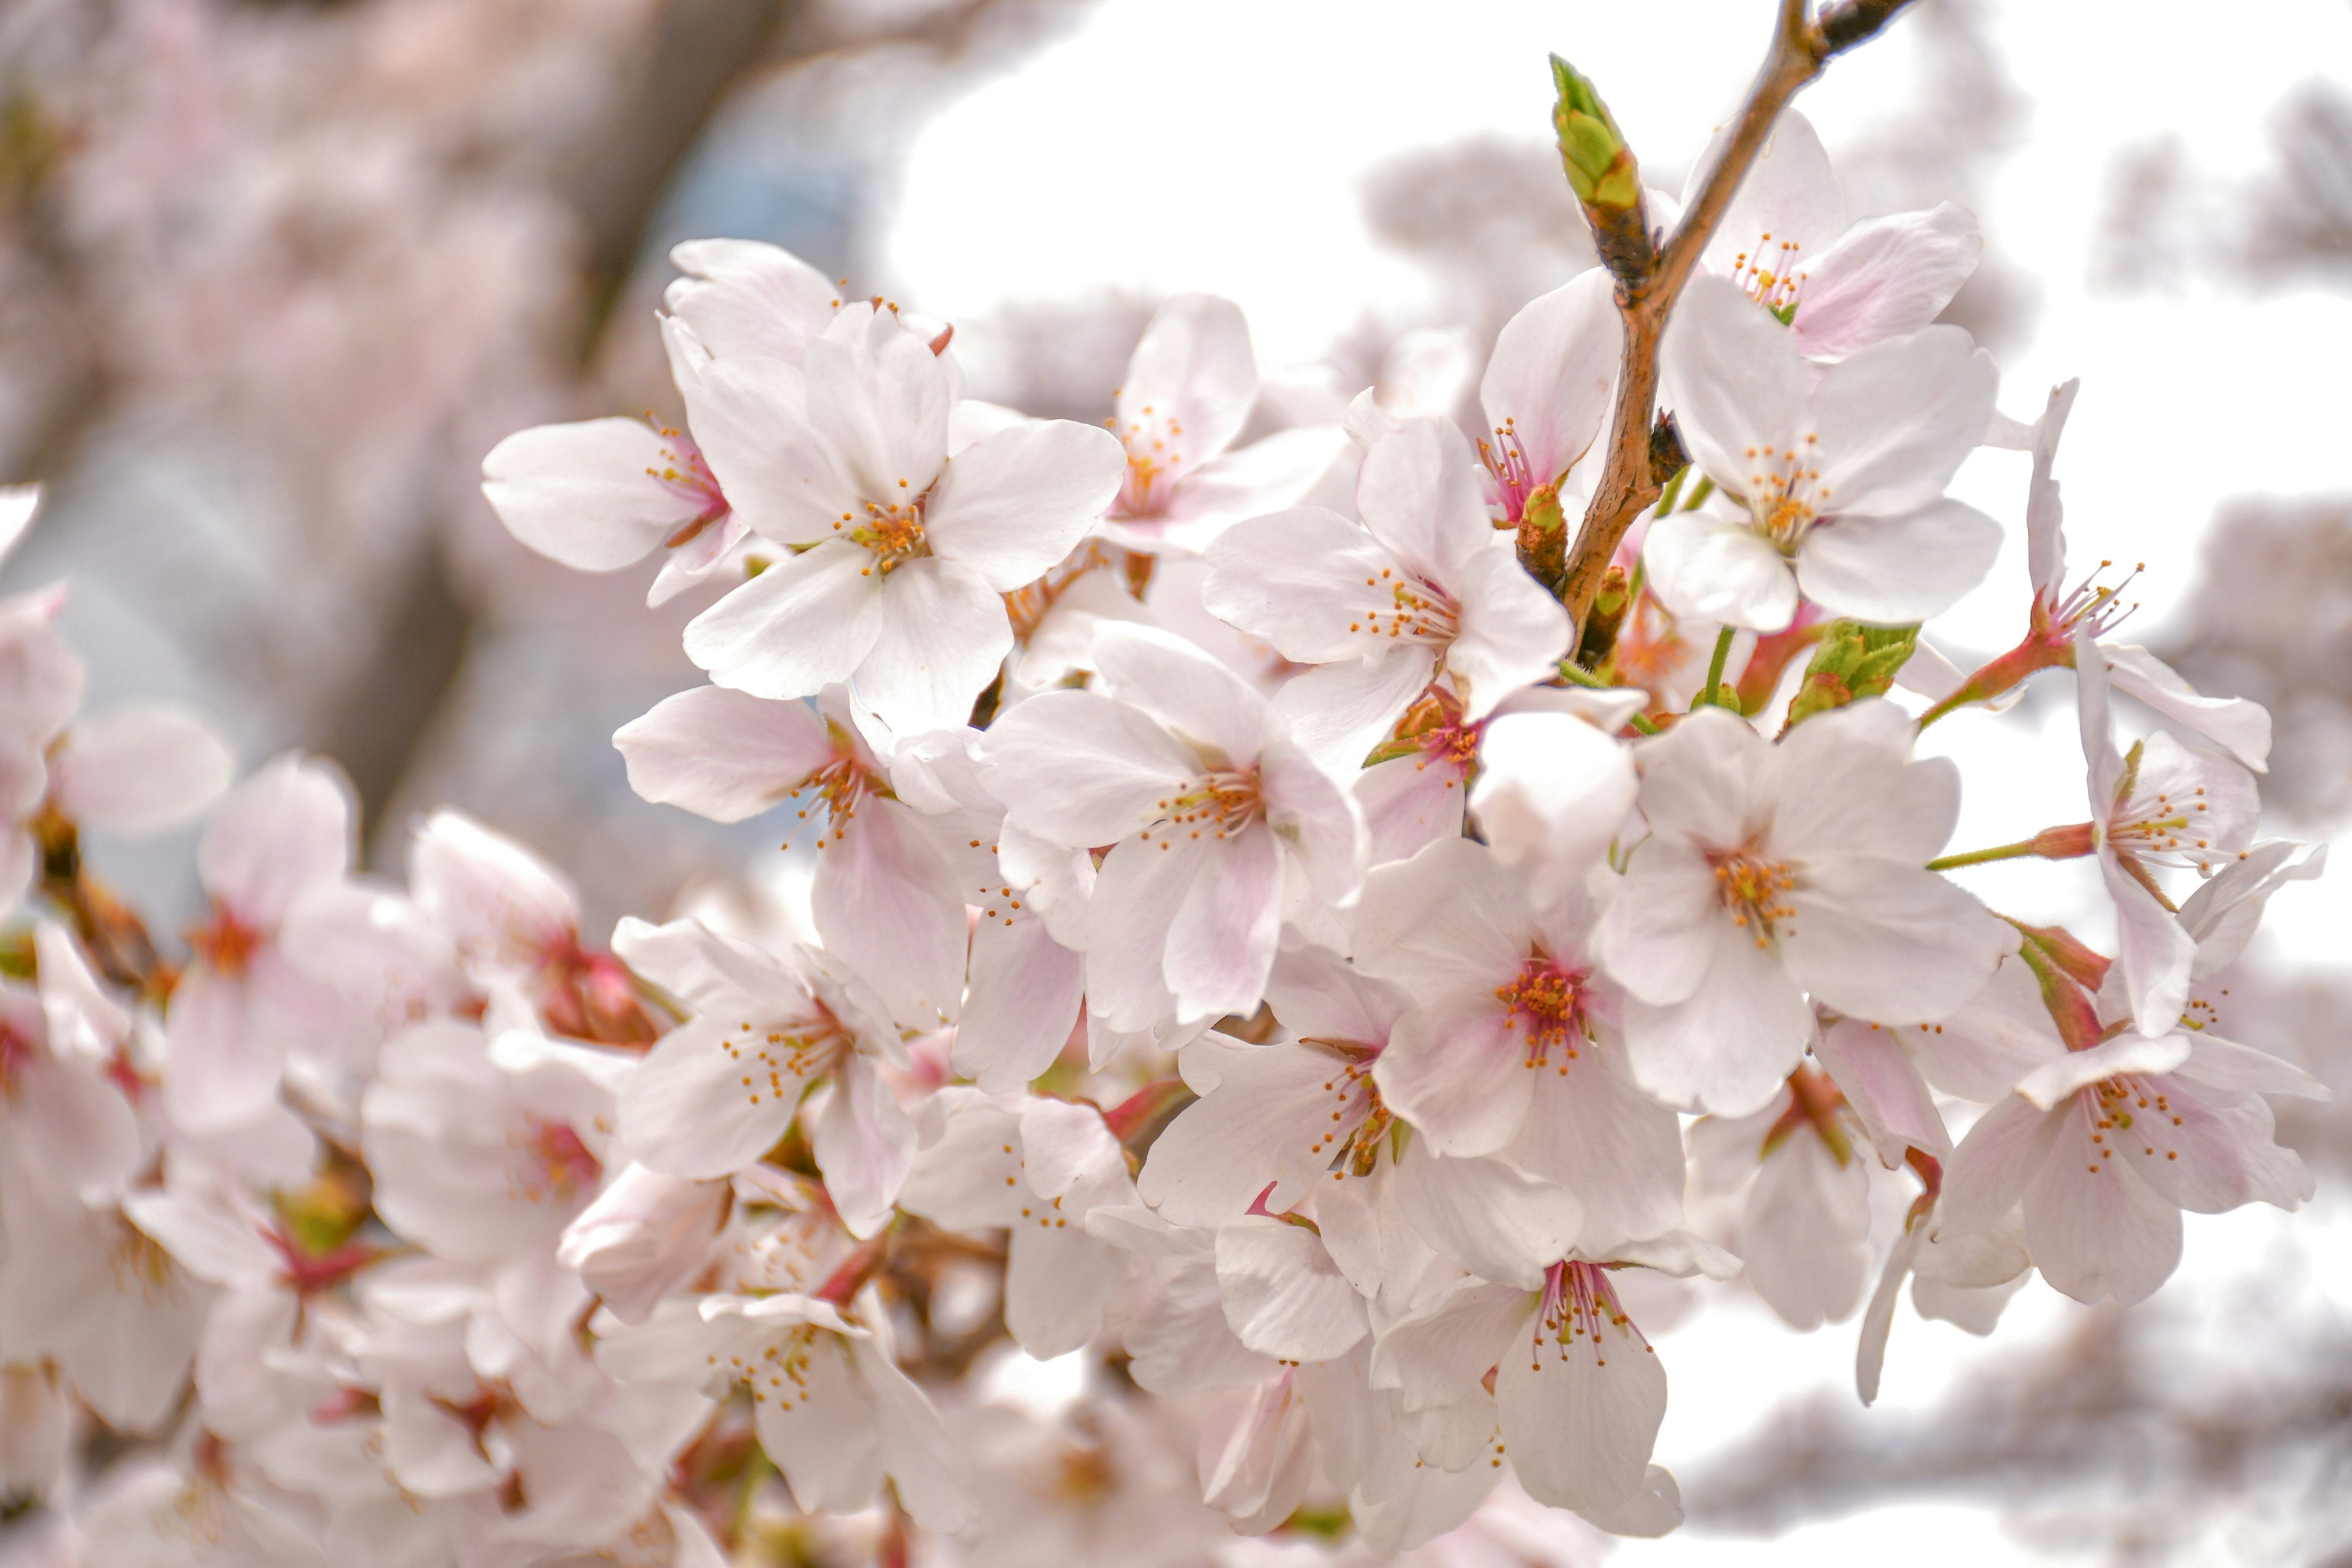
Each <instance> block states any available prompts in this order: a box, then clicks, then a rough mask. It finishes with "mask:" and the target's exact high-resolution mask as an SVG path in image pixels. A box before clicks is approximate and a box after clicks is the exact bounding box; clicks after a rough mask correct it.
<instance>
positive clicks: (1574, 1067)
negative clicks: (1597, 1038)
mask: <svg viewBox="0 0 2352 1568" xmlns="http://www.w3.org/2000/svg"><path fill="white" fill-rule="evenodd" d="M1604 1053H1608V1054H1613V1053H1609V1052H1608V1047H1602V1046H1600V1045H1596V1044H1593V1043H1591V1042H1588V1043H1587V1044H1586V1045H1585V1046H1583V1047H1581V1048H1580V1049H1579V1051H1578V1052H1577V1055H1576V1058H1575V1059H1574V1060H1573V1061H1572V1062H1570V1063H1568V1064H1566V1065H1567V1070H1566V1071H1565V1072H1562V1071H1561V1070H1560V1064H1559V1063H1557V1062H1554V1063H1551V1064H1548V1067H1549V1070H1538V1071H1536V1072H1534V1073H1532V1074H1530V1075H1529V1076H1530V1077H1532V1078H1533V1079H1534V1080H1535V1096H1534V1102H1533V1103H1532V1104H1531V1105H1530V1106H1529V1107H1528V1117H1527V1121H1525V1122H1524V1123H1523V1124H1522V1125H1521V1126H1520V1128H1519V1134H1518V1136H1517V1137H1516V1138H1514V1139H1513V1140H1512V1141H1511V1142H1509V1143H1508V1144H1507V1145H1506V1146H1505V1148H1504V1149H1503V1152H1502V1158H1503V1159H1505V1160H1507V1161H1509V1162H1510V1163H1512V1164H1514V1165H1516V1166H1517V1167H1518V1168H1519V1169H1521V1170H1523V1171H1526V1172H1528V1173H1530V1174H1533V1175H1536V1176H1540V1177H1542V1178H1543V1179H1544V1180H1545V1181H1548V1182H1551V1183H1555V1184H1558V1185H1559V1186H1560V1187H1562V1188H1564V1189H1566V1190H1567V1191H1568V1192H1569V1193H1570V1194H1574V1196H1575V1197H1576V1200H1577V1201H1578V1203H1579V1204H1580V1205H1582V1206H1583V1209H1584V1228H1583V1230H1582V1232H1581V1234H1580V1236H1579V1237H1578V1239H1577V1243H1576V1245H1577V1247H1579V1249H1580V1250H1581V1251H1582V1252H1583V1253H1584V1254H1585V1255H1586V1256H1588V1257H1592V1258H1612V1257H1615V1256H1616V1255H1617V1253H1618V1251H1619V1249H1620V1248H1622V1247H1623V1246H1624V1245H1625V1244H1626V1243H1628V1242H1631V1241H1643V1240H1647V1239H1649V1238H1650V1237H1654V1236H1659V1235H1662V1234H1664V1232H1666V1231H1669V1230H1672V1229H1674V1228H1675V1226H1678V1225H1680V1224H1682V1222H1683V1184H1684V1161H1683V1133H1682V1121H1681V1119H1680V1118H1678V1117H1677V1116H1675V1113H1674V1112H1673V1111H1671V1110H1667V1109H1666V1108H1665V1107H1664V1106H1663V1105H1660V1104H1658V1103H1657V1102H1656V1101H1655V1100H1652V1099H1650V1098H1649V1097H1648V1096H1647V1095H1644V1094H1643V1093H1642V1092H1641V1090H1639V1089H1636V1088H1634V1087H1633V1084H1632V1083H1630V1082H1628V1081H1627V1080H1626V1079H1625V1078H1624V1077H1623V1076H1622V1069H1621V1068H1618V1067H1617V1066H1616V1065H1614V1064H1613V1063H1612V1062H1611V1061H1609V1060H1608V1059H1607V1057H1606V1055H1605V1054H1604ZM1547 1261H1549V1259H1547Z"/></svg>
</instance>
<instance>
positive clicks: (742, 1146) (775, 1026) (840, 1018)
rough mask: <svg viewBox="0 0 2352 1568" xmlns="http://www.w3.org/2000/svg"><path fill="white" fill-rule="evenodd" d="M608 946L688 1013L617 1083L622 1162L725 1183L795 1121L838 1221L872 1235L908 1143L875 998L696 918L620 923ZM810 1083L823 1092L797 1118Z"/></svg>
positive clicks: (886, 1209) (891, 1196)
mask: <svg viewBox="0 0 2352 1568" xmlns="http://www.w3.org/2000/svg"><path fill="white" fill-rule="evenodd" d="M614 943H615V945H616V947H617V948H618V950H619V952H621V954H622V955H623V956H624V957H625V958H626V959H627V960H628V961H629V963H630V964H631V965H632V966H633V967H634V968H635V969H636V971H637V972H638V973H641V974H643V975H645V976H646V978H647V979H648V980H651V981H652V982H653V983H654V984H657V985H659V986H661V987H662V988H663V989H664V990H666V991H667V992H669V993H670V994H672V995H673V996H676V997H677V999H678V1000H679V1001H680V1002H682V1003H684V1004H685V1005H687V1006H688V1007H689V1008H691V1009H692V1011H693V1016H691V1017H689V1018H688V1019H687V1021H686V1022H685V1023H683V1024H681V1025H679V1026H677V1028H675V1029H672V1030H671V1031H670V1032H669V1033H668V1034H667V1035H665V1036H663V1037H662V1038H661V1041H660V1043H659V1044H657V1045H656V1046H655V1047H654V1048H653V1050H652V1051H651V1052H650V1053H649V1054H648V1055H647V1056H646V1058H645V1060H644V1062H643V1063H642V1064H641V1065H640V1066H639V1067H638V1068H637V1070H636V1071H635V1073H634V1074H632V1075H631V1076H630V1077H629V1079H628V1080H627V1081H626V1083H625V1084H624V1085H623V1086H622V1087H621V1089H620V1135H621V1142H622V1145H623V1147H625V1149H626V1150H627V1151H628V1152H629V1153H630V1155H631V1156H633V1157H634V1158H635V1159H636V1160H638V1161H640V1162H642V1163H645V1164H646V1165H648V1166H650V1167H652V1168H653V1169H654V1170H656V1171H662V1172H666V1173H668V1174H670V1175H674V1176H685V1177H690V1178H696V1179H704V1180H707V1179H710V1178H715V1177H719V1176H726V1175H731V1174H733V1173H735V1172H736V1171H738V1170H740V1169H741V1168H742V1167H744V1166H746V1165H749V1164H750V1163H752V1162H753V1161H754V1160H756V1159H758V1158H759V1157H760V1155H761V1153H762V1152H765V1151H766V1150H767V1149H768V1148H769V1147H770V1146H771V1145H772V1144H773V1143H774V1142H776V1140H777V1139H779V1138H781V1137H782V1136H783V1133H784V1129H785V1128H787V1127H789V1126H791V1125H792V1123H793V1119H794V1117H795V1116H796V1115H803V1116H805V1118H806V1121H807V1131H808V1135H809V1142H810V1144H811V1146H812V1147H813V1148H814V1152H815V1154H816V1163H817V1165H818V1167H819V1168H820V1169H821V1170H823V1171H824V1176H825V1185H826V1187H827V1188H828V1189H829V1190H830V1191H831V1193H832V1194H833V1201H834V1203H835V1206H836V1207H837V1208H838V1209H839V1210H840V1213H841V1216H842V1221H843V1223H844V1224H845V1225H846V1226H849V1228H850V1229H851V1230H852V1231H853V1232H855V1233H856V1234H857V1235H858V1236H861V1237H865V1236H871V1235H873V1234H874V1233H875V1232H876V1231H877V1230H879V1229H880V1228H881V1227H882V1226H883V1225H884V1224H886V1223H887V1221H888V1219H889V1216H890V1208H891V1204H892V1203H893V1201H894V1200H895V1199H896V1198H897V1196H898V1188H899V1186H900V1184H902V1183H904V1182H905V1180H906V1178H907V1171H908V1165H909V1163H910V1162H911V1160H912V1158H913V1155H914V1152H915V1149H914V1144H915V1135H914V1129H913V1128H912V1127H911V1126H909V1125H908V1122H907V1120H906V1118H905V1116H904V1114H903V1113H902V1112H901V1111H900V1110H899V1109H898V1101H897V1100H895V1099H893V1098H892V1096H891V1093H890V1089H889V1087H888V1085H887V1084H886V1083H884V1082H883V1080H882V1078H881V1076H880V1074H879V1072H878V1071H877V1064H879V1063H884V1062H887V1063H890V1064H892V1065H901V1064H903V1063H904V1062H905V1060H906V1051H905V1047H903V1045H902V1044H901V1043H900V1040H899V1037H898V1031H897V1030H896V1029H894V1028H892V1027H891V1026H890V1025H889V1024H888V1023H887V1015H885V1014H884V1013H883V1011H882V1009H881V1005H880V1004H879V1002H878V1001H877V999H876V998H875V997H874V995H873V994H872V993H871V992H870V991H867V990H866V987H865V986H864V985H863V984H862V983H860V982H859V981H858V980H857V979H856V977H855V976H854V975H852V974H850V973H848V972H847V971H846V970H845V969H844V968H843V967H841V965H840V964H839V963H837V962H836V961H834V960H831V959H829V958H828V957H827V956H826V955H825V954H824V953H821V952H813V951H811V950H809V949H805V948H803V949H800V950H798V951H796V952H792V953H789V954H781V955H780V954H772V953H768V952H761V951H760V950H759V949H757V948H754V947H752V946H751V945H750V944H749V943H746V942H737V941H735V940H733V939H732V938H730V937H724V936H720V935H719V934H718V933H717V932H715V931H709V929H707V928H705V927H704V926H702V925H700V924H699V923H698V922H696V921H676V922H674V923H672V924H670V925H667V926H649V925H647V924H646V923H645V922H644V921H635V920H628V921H622V922H621V925H620V927H619V929H618V930H617V931H615V932H614ZM819 1082H824V1083H825V1084H827V1085H828V1086H829V1089H828V1092H827V1093H825V1094H824V1096H823V1097H822V1098H821V1099H819V1100H815V1101H814V1102H812V1103H810V1104H809V1105H808V1107H807V1108H806V1110H803V1094H804V1093H805V1092H806V1091H807V1090H808V1089H810V1088H812V1087H813V1086H814V1085H816V1084H818V1083H819Z"/></svg>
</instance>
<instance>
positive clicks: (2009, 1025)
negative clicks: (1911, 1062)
mask: <svg viewBox="0 0 2352 1568" xmlns="http://www.w3.org/2000/svg"><path fill="white" fill-rule="evenodd" d="M1902 1033H1903V1037H1904V1043H1905V1044H1906V1045H1909V1046H1911V1047H1914V1048H1915V1049H1916V1050H1917V1052H1918V1053H1919V1066H1920V1068H1921V1070H1923V1071H1924V1072H1925V1073H1926V1074H1927V1081H1928V1082H1929V1083H1932V1084H1934V1085H1935V1086H1936V1087H1937V1089H1941V1090H1943V1091H1944V1092H1945V1093H1946V1094H1950V1095H1957V1096H1958V1097H1959V1098H1960V1099H1962V1100H1976V1101H1978V1102H1979V1103H1987V1104H1989V1103H1990V1102H1991V1101H1993V1100H2000V1098H2002V1097H2003V1096H2004V1095H2006V1094H2008V1093H2009V1091H2010V1090H2011V1089H2013V1088H2015V1087H2016V1084H2017V1081H2018V1079H2021V1078H2023V1077H2024V1076H2025V1075H2026V1074H2028V1073H2030V1072H2032V1070H2033V1069H2034V1068H2038V1067H2040V1066H2041V1065H2042V1063H2044V1062H2047V1061H2053V1060H2055V1059H2056V1058H2059V1057H2061V1056H2063V1055H2064V1054H2065V1050H2066V1047H2065V1042H2063V1040H2061V1039H2060V1038H2059V1037H2058V1026H2056V1025H2055V1024H2053V1023H2052V1022H2051V1021H2050V1010H2049V1009H2048V1008H2047V1007H2045V1006H2043V1005H2042V988H2041V987H2040V986H2039V985H2038V984H2035V982H2034V979H2033V972H2032V970H2030V969H2028V968H2027V967H2026V965H2025V961H2024V960H2023V959H2021V958H2019V957H2017V956H2016V955H2015V954H2011V955H2010V956H2008V957H2006V958H2003V959H2002V960H2001V962H2000V968H1998V969H1996V970H1994V971H1993V975H1992V978H1991V979H1990V980H1989V981H1987V982H1986V983H1985V988H1984V989H1983V990H1982V991H1980V992H1979V993H1978V994H1976V996H1975V997H1974V998H1973V999H1971V1000H1970V1001H1969V1005H1967V1006H1965V1007H1963V1008H1961V1009H1960V1010H1959V1011H1958V1012H1957V1013H1955V1014H1953V1015H1952V1016H1950V1017H1948V1018H1946V1019H1944V1020H1943V1021H1942V1022H1940V1023H1937V1024H1933V1025H1929V1024H1919V1025H1906V1026H1904V1028H1903V1031H1902Z"/></svg>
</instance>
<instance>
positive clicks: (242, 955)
mask: <svg viewBox="0 0 2352 1568" xmlns="http://www.w3.org/2000/svg"><path fill="white" fill-rule="evenodd" d="M263 940H264V939H263V937H262V934H261V932H260V931H257V930H255V929H254V928H253V927H252V926H249V925H247V924H246V923H245V921H243V920H241V919H239V918H238V916H237V912H236V910H233V909H231V908H229V906H228V905H227V903H226V902H225V901H224V900H219V899H215V900H213V918H212V920H211V921H209V922H208V923H206V924H205V925H201V926H198V927H197V928H196V929H195V930H194V931H190V932H189V933H188V945H189V946H190V947H192V948H194V949H195V950H196V955H197V956H198V957H200V958H202V959H203V960H204V961H205V964H206V965H207V966H208V967H209V968H210V969H211V970H212V972H213V973H215V974H220V975H236V974H242V973H245V970H246V965H247V964H248V963H252V962H253V955H254V952H256V951H257V949H258V948H259V947H260V946H261V943H262V942H263Z"/></svg>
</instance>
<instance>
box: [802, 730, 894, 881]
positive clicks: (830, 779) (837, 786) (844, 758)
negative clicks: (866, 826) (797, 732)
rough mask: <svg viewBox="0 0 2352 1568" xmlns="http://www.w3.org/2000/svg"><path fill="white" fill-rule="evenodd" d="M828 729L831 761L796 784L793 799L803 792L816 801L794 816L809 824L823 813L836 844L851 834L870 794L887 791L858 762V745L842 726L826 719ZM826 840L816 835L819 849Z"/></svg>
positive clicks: (824, 836) (823, 835)
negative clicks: (860, 807)
mask: <svg viewBox="0 0 2352 1568" xmlns="http://www.w3.org/2000/svg"><path fill="white" fill-rule="evenodd" d="M825 729H826V730H827V731H829V732H830V733H831V735H832V737H833V758H832V760H831V761H830V762H828V763H825V764H824V766H823V767H821V768H819V769H817V770H816V771H815V772H814V773H811V774H809V775H808V776H807V777H806V778H804V779H803V780H801V782H800V783H798V784H794V785H793V787H792V790H791V792H790V798H792V799H793V800H798V799H800V798H801V795H802V794H803V792H807V793H808V794H811V795H814V796H815V797H816V798H815V799H814V800H813V801H811V802H810V803H809V804H808V805H804V806H803V807H801V809H800V810H799V811H798V812H797V813H795V814H794V815H795V816H796V817H797V819H798V820H800V821H802V822H806V821H807V820H808V818H809V813H811V812H813V811H823V812H824V813H825V816H826V826H828V827H829V828H830V829H831V833H830V837H832V838H833V839H835V841H836V842H837V841H838V840H839V839H840V838H841V837H842V835H843V834H845V833H846V832H848V831H849V825H850V823H851V822H853V821H854V820H856V816H857V806H858V803H859V802H861V801H863V800H864V799H865V798H866V796H867V795H880V794H883V793H885V791H884V790H883V787H882V784H881V781H879V780H878V779H877V778H876V777H875V776H874V775H873V773H871V772H869V771H868V770H867V768H866V764H865V763H862V762H860V761H859V760H858V758H857V751H856V746H855V745H854V744H853V743H852V742H851V741H850V739H849V737H848V736H846V735H845V734H843V733H842V731H841V726H840V725H838V724H835V723H834V722H833V721H830V720H827V721H826V722H825ZM826 837H828V835H827V834H824V833H820V834H818V835H817V839H816V844H817V847H818V848H820V849H822V848H824V844H825V839H826Z"/></svg>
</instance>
